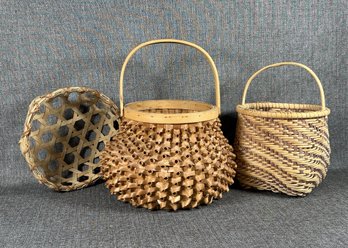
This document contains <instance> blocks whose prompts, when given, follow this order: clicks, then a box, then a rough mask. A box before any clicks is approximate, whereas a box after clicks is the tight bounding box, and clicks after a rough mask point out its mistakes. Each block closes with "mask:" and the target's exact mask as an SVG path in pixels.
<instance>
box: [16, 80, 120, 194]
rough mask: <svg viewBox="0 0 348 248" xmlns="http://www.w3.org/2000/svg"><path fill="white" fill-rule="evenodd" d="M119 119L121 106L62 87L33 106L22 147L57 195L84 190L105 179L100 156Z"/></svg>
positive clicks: (40, 178) (35, 170)
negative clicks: (102, 178)
mask: <svg viewBox="0 0 348 248" xmlns="http://www.w3.org/2000/svg"><path fill="white" fill-rule="evenodd" d="M118 120H119V114H118V108H117V107H116V105H115V104H114V103H113V102H112V101H111V100H110V99H109V98H108V97H106V96H105V95H103V94H101V93H99V92H98V91H96V90H93V89H89V88H84V87H69V88H64V89H59V90H56V91H54V92H52V93H50V94H47V95H44V96H40V97H37V98H36V99H34V100H33V101H32V102H31V104H30V106H29V111H28V115H27V118H26V121H25V125H24V132H23V134H22V137H21V139H20V142H19V143H20V148H21V151H22V153H23V155H24V157H25V159H26V161H27V162H28V164H29V167H30V170H31V171H32V172H33V174H34V176H35V178H36V179H37V180H38V181H39V182H40V183H43V184H45V185H47V186H48V187H50V188H52V189H54V190H57V191H70V190H75V189H80V188H83V187H86V186H88V185H91V184H93V183H94V182H95V181H97V180H98V179H99V178H101V173H100V163H99V160H100V159H99V155H100V153H101V151H102V150H103V149H104V147H105V145H106V143H107V142H109V141H110V139H111V137H112V136H114V135H115V133H116V130H117V129H118Z"/></svg>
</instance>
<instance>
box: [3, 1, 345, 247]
mask: <svg viewBox="0 0 348 248" xmlns="http://www.w3.org/2000/svg"><path fill="white" fill-rule="evenodd" d="M158 38H177V39H184V40H188V41H191V42H195V43H197V44H199V45H201V46H202V47H204V48H205V49H206V50H207V51H208V52H209V53H210V54H211V56H212V57H213V59H214V60H215V62H216V65H217V68H218V70H219V72H220V80H221V100H222V111H223V116H222V120H223V129H224V132H225V134H226V136H227V137H228V138H229V139H230V140H232V139H233V136H234V125H235V107H236V105H237V104H238V103H239V102H240V98H241V94H242V90H243V87H244V84H245V82H246V80H247V79H248V77H249V76H251V74H252V73H253V72H255V71H256V70H258V69H259V68H261V67H262V66H265V65H267V64H270V63H274V62H279V61H286V60H290V61H297V62H301V63H304V64H306V65H308V66H309V67H311V68H312V69H313V70H314V71H315V72H316V73H317V74H318V76H319V78H320V79H321V81H322V83H323V86H324V89H325V92H326V98H327V105H328V107H330V108H331V110H332V114H331V115H330V132H331V143H332V164H331V170H332V171H334V170H337V171H342V169H347V162H346V161H347V159H348V153H347V150H348V137H347V134H348V133H347V130H348V129H347V123H348V108H347V100H348V93H347V92H348V87H347V79H348V75H347V1H346V0H341V1H332V0H331V1H324V0H323V1H313V0H311V1H287V0H284V1H154V0H149V1H130V0H129V1H125V0H123V1H106V0H104V1H96V0H95V1H92V0H91V1H32V0H31V1H16V0H11V1H10V0H9V1H4V0H0V82H1V89H0V90H1V91H0V99H1V101H0V113H1V118H0V137H1V144H2V146H1V156H0V163H1V167H0V168H1V173H0V179H1V183H0V185H1V187H2V188H3V189H6V190H7V189H8V187H9V185H15V188H13V187H12V188H11V187H10V188H11V189H12V191H10V192H14V193H16V192H17V193H19V192H20V191H21V190H23V189H22V188H21V184H20V183H21V182H24V181H25V182H31V183H33V185H32V186H31V184H30V186H28V187H27V188H29V189H30V188H31V187H34V188H35V187H36V186H37V185H36V184H35V180H34V179H33V178H32V176H31V175H30V172H29V170H28V168H27V166H26V163H25V162H24V159H23V158H22V157H21V155H20V151H19V147H18V145H17V142H18V139H19V137H20V134H21V132H22V129H23V123H24V119H25V116H26V112H27V108H28V105H29V103H30V102H31V100H32V99H33V98H34V97H36V96H38V95H42V94H45V93H47V92H50V91H53V90H55V89H57V88H61V87H65V86H88V87H91V88H95V89H98V90H100V91H102V92H104V93H105V94H106V95H108V96H109V97H111V98H112V99H114V100H115V101H117V99H118V77H119V72H120V68H121V65H122V62H123V60H124V58H125V56H126V55H127V53H128V52H129V51H130V49H131V48H133V47H134V46H136V45H137V44H139V43H141V42H144V41H147V40H150V39H158ZM128 68H129V69H128V71H127V75H126V79H125V82H126V85H125V97H126V101H127V102H130V101H134V100H137V99H139V100H140V99H154V98H156V99H160V98H184V99H197V100H204V101H209V102H213V101H214V87H213V78H212V75H211V72H210V69H209V66H208V65H207V62H206V61H204V59H203V57H202V56H201V55H200V54H198V53H197V52H196V51H193V50H192V49H190V48H183V47H181V46H179V45H156V46H153V47H148V48H145V49H144V50H142V51H140V52H139V53H138V54H136V56H135V58H134V59H133V60H132V62H131V64H130V66H129V67H128ZM267 100H271V101H279V102H303V103H319V91H318V89H317V88H316V85H315V83H314V81H313V80H312V79H311V78H310V76H309V75H307V74H306V73H305V72H304V71H303V70H302V69H297V68H279V69H273V70H271V71H269V72H266V73H264V74H262V75H260V76H259V77H258V78H257V79H256V80H255V82H254V84H253V85H252V86H251V89H250V94H249V95H248V101H267ZM117 105H118V102H117ZM329 173H330V172H329ZM341 181H342V182H343V181H344V179H342V180H341ZM341 186H342V185H341ZM37 187H43V186H37ZM40 190H41V188H40ZM34 191H35V190H34ZM35 192H36V191H35ZM86 192H87V191H86ZM88 192H91V191H88ZM44 193H47V192H44ZM104 193H105V192H104ZM85 194H89V193H85ZM342 194H343V193H342ZM6 195H9V194H5V197H6ZM8 197H9V198H6V199H8V200H9V201H12V200H10V199H13V198H10V196H8ZM52 197H53V196H52ZM20 199H21V197H19V200H20ZM52 199H53V198H52ZM277 200H279V199H278V198H277ZM6 206H7V207H13V204H12V203H9V202H7V205H6ZM122 206H123V205H122ZM0 211H1V210H0ZM340 211H341V209H340ZM196 213H197V212H196ZM198 217H199V214H198ZM13 218H15V217H14V216H13ZM340 223H341V224H342V222H340ZM340 230H342V229H340ZM312 231H313V233H315V230H312ZM6 235H10V234H8V233H7V234H6ZM268 235H270V236H272V234H270V233H269V234H268ZM340 235H341V234H340ZM342 235H343V234H342ZM343 236H344V235H343ZM340 237H342V236H340ZM19 240H20V239H19ZM16 242H19V241H18V239H16ZM250 242H251V241H250ZM16 244H17V245H19V243H16ZM251 244H252V243H251ZM255 244H257V242H255ZM328 244H330V242H329V241H328ZM273 245H276V244H273Z"/></svg>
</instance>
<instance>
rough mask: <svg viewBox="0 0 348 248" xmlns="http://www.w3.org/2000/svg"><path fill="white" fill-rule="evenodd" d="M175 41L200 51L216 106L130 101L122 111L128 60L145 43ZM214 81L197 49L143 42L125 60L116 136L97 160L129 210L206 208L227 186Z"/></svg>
mask: <svg viewBox="0 0 348 248" xmlns="http://www.w3.org/2000/svg"><path fill="white" fill-rule="evenodd" d="M156 43H179V44H183V45H187V46H190V47H193V48H195V49H197V50H198V51H200V52H202V53H203V54H204V56H205V58H206V59H207V60H208V62H209V63H210V66H211V68H212V70H213V73H214V78H215V88H216V106H213V105H210V104H208V103H203V102H197V101H185V100H151V101H141V102H133V103H130V104H128V105H126V106H125V107H123V77H124V72H125V69H126V66H127V63H128V61H129V60H130V58H131V57H132V56H133V55H134V54H135V52H136V51H138V50H139V49H140V48H143V47H145V46H148V45H152V44H156ZM219 111H220V91H219V78H218V73H217V70H216V67H215V64H214V62H213V60H212V58H211V57H210V56H209V54H208V53H207V52H206V51H205V50H204V49H203V48H201V47H199V46H197V45H195V44H193V43H190V42H187V41H181V40H173V39H163V40H154V41H149V42H146V43H143V44H140V45H139V46H137V47H136V48H134V49H133V50H132V51H131V52H130V54H129V55H128V56H127V58H126V60H125V62H124V64H123V66H122V70H121V76H120V113H121V116H122V123H121V126H120V130H119V132H118V133H117V134H116V135H115V137H114V138H113V139H112V141H111V142H110V143H109V144H108V145H107V147H106V149H105V151H104V152H103V153H102V156H101V163H102V173H103V175H104V179H105V180H106V185H107V187H108V188H109V189H110V191H111V193H112V194H116V195H117V197H118V199H119V200H121V201H125V202H129V203H131V204H132V205H133V206H142V207H145V208H148V209H167V210H177V209H180V208H194V207H197V206H198V205H200V204H209V203H211V202H212V201H213V199H214V198H216V199H218V198H221V196H222V192H226V191H228V190H229V188H228V186H229V185H230V184H232V183H233V177H234V176H235V168H236V164H235V162H234V159H235V155H234V154H233V150H232V146H230V145H229V144H228V141H227V139H226V138H225V137H224V136H223V134H222V131H221V129H220V126H221V124H220V121H219V119H218V115H219Z"/></svg>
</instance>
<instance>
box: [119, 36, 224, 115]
mask: <svg viewBox="0 0 348 248" xmlns="http://www.w3.org/2000/svg"><path fill="white" fill-rule="evenodd" d="M159 43H176V44H182V45H186V46H189V47H193V48H195V49H197V50H198V51H200V52H201V53H203V55H204V57H205V58H206V59H207V60H208V62H209V64H210V67H211V69H212V71H213V74H214V81H215V101H216V102H215V104H216V106H217V108H218V111H219V113H220V108H221V107H220V81H219V74H218V71H217V69H216V65H215V63H214V61H213V59H212V58H211V57H210V55H209V54H208V52H207V51H205V50H204V49H203V48H202V47H200V46H198V45H196V44H194V43H191V42H188V41H184V40H176V39H160V40H151V41H147V42H144V43H142V44H140V45H138V46H137V47H135V48H133V50H132V51H130V53H129V54H128V55H127V57H126V59H125V61H124V62H123V65H122V69H121V75H120V116H121V117H122V116H123V112H124V106H123V103H124V98H123V78H124V73H125V70H126V67H127V64H128V62H129V60H130V59H131V58H132V56H133V55H134V54H135V53H136V52H137V51H138V50H139V49H141V48H143V47H146V46H149V45H153V44H159Z"/></svg>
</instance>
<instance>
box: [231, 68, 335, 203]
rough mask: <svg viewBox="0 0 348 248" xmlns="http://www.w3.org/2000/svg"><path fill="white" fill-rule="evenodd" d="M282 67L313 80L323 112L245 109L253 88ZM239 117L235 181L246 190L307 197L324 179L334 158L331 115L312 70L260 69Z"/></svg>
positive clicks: (270, 106)
mask: <svg viewBox="0 0 348 248" xmlns="http://www.w3.org/2000/svg"><path fill="white" fill-rule="evenodd" d="M284 65H293V66H299V67H302V68H304V69H305V70H306V71H307V72H309V74H310V75H312V77H313V78H314V79H315V81H316V82H317V85H318V87H319V90H320V96H321V106H320V105H309V104H288V103H268V102H266V103H264V102H258V103H247V104H246V103H245V98H246V94H247V91H248V88H249V85H250V83H251V81H252V80H253V79H254V78H255V77H256V76H257V75H258V74H259V73H261V72H263V71H265V70H267V69H269V68H273V67H278V66H284ZM237 112H238V122H237V133H236V139H235V149H236V155H237V164H238V169H237V179H238V181H239V182H240V184H241V185H242V186H244V187H245V188H256V189H259V190H271V191H273V192H282V193H285V194H288V195H291V196H304V195H306V194H308V193H310V192H311V191H312V189H313V188H314V187H316V186H317V185H318V184H319V183H320V182H321V181H322V180H323V179H324V178H325V176H326V173H327V168H328V165H329V158H330V145H329V131H328V124H327V120H328V115H329V113H330V110H329V109H328V108H326V106H325V96H324V90H323V87H322V85H321V82H320V80H319V78H318V77H317V75H316V74H315V73H314V72H313V71H312V70H311V69H310V68H308V67H307V66H305V65H303V64H299V63H295V62H282V63H276V64H272V65H269V66H266V67H264V68H262V69H260V70H259V71H257V72H256V73H255V74H254V75H252V76H251V77H250V78H249V80H248V81H247V83H246V86H245V89H244V93H243V97H242V104H241V105H238V106H237Z"/></svg>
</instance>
